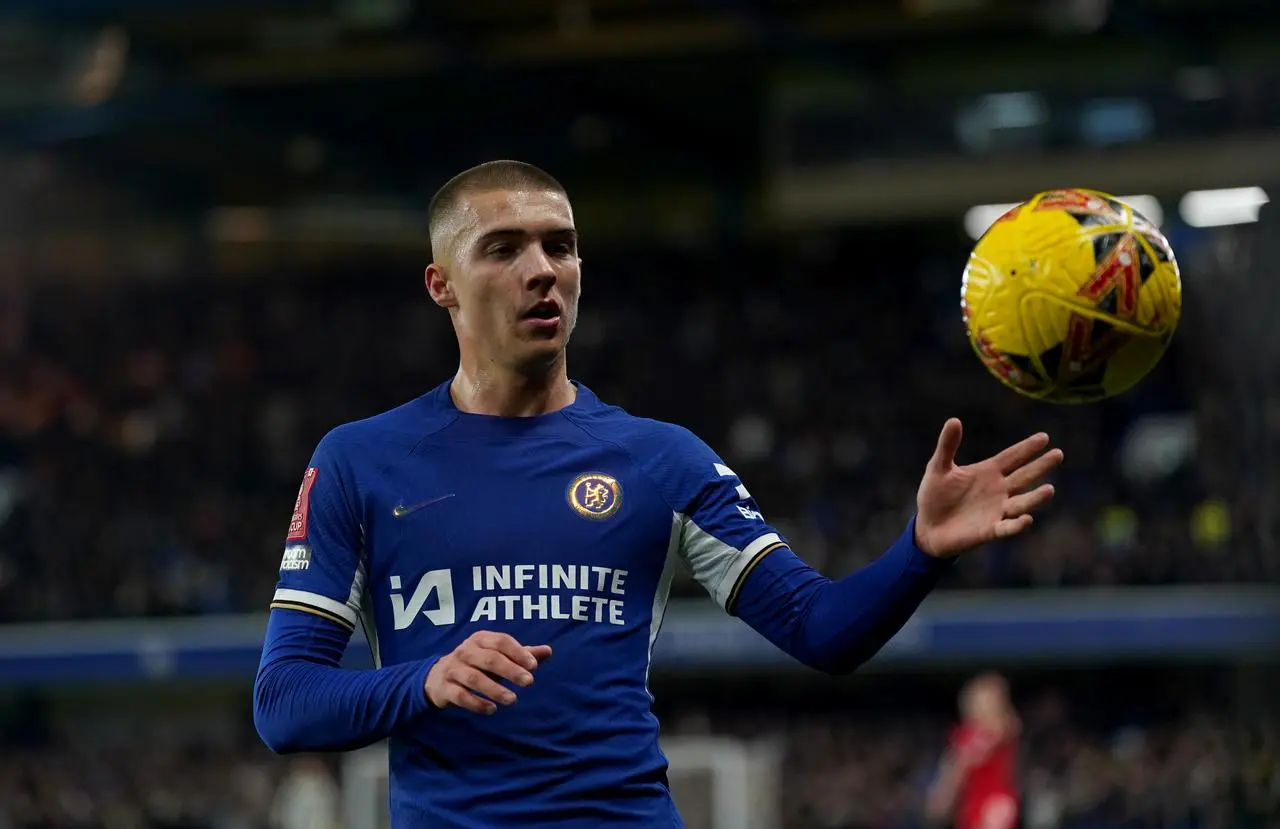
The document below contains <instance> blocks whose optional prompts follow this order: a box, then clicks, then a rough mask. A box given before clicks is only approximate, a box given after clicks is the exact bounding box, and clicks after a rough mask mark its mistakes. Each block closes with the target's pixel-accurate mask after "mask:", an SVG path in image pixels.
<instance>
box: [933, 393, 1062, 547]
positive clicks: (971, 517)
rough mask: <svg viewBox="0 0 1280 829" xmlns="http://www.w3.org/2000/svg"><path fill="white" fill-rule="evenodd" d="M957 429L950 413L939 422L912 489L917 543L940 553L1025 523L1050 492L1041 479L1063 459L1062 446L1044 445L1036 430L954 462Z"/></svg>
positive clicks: (1045, 439) (977, 542)
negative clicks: (974, 458) (989, 452)
mask: <svg viewBox="0 0 1280 829" xmlns="http://www.w3.org/2000/svg"><path fill="white" fill-rule="evenodd" d="M962 433H963V429H962V427H961V425H960V421H959V420H957V419H955V418H951V419H950V420H948V421H947V422H946V423H945V424H943V427H942V434H941V435H939V436H938V448H937V449H936V450H934V453H933V457H932V458H930V459H929V463H928V465H927V466H926V467H925V472H924V478H923V479H922V480H921V481H920V489H919V491H918V492H917V493H916V545H917V546H919V547H920V549H921V550H923V551H924V552H926V553H928V554H929V555H932V556H937V557H939V558H948V557H951V556H956V555H959V554H961V553H964V552H966V551H968V550H972V549H973V548H974V547H978V546H981V545H982V544H985V543H987V542H988V541H992V540H994V539H997V538H1008V537H1010V536H1014V535H1017V534H1018V533H1020V532H1022V531H1023V530H1025V529H1027V527H1030V526H1031V523H1032V521H1033V519H1032V517H1031V513H1032V511H1034V510H1035V509H1037V508H1039V507H1041V506H1043V505H1044V504H1045V503H1046V502H1048V500H1049V499H1050V498H1052V497H1053V485H1052V484H1047V483H1041V481H1042V480H1043V479H1044V477H1045V476H1046V475H1047V474H1049V473H1050V472H1051V471H1053V470H1054V469H1056V468H1057V467H1058V465H1059V464H1061V463H1062V450H1061V449H1049V450H1048V451H1045V450H1046V448H1047V447H1048V446H1049V436H1048V435H1046V434H1044V433H1040V434H1035V435H1032V436H1031V437H1029V438H1026V439H1025V440H1022V441H1019V442H1018V443H1015V444H1014V445H1013V446H1010V447H1009V448H1008V449H1005V450H1004V451H1003V452H1000V453H999V454H998V455H995V456H994V457H990V458H987V459H986V460H984V461H979V462H978V463H974V464H969V465H967V466H959V465H957V464H956V451H957V450H958V449H959V448H960V438H961V435H962Z"/></svg>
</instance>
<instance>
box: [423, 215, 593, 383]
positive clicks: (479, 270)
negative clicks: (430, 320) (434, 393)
mask: <svg viewBox="0 0 1280 829" xmlns="http://www.w3.org/2000/svg"><path fill="white" fill-rule="evenodd" d="M457 215H458V220H457V221H458V226H457V228H456V229H454V232H453V234H452V239H453V245H452V247H451V251H450V254H449V255H448V256H447V257H446V260H447V261H445V262H438V263H436V264H435V265H432V269H429V270H428V275H427V276H428V278H427V282H428V287H429V288H430V289H431V293H432V297H433V298H434V299H435V300H436V301H437V302H438V303H440V304H442V305H445V306H446V307H449V308H451V309H452V310H453V317H454V324H455V326H456V327H457V331H458V338H459V341H460V342H462V343H467V344H469V345H470V346H471V347H472V348H473V349H475V352H476V353H477V354H478V355H479V356H480V357H481V359H482V360H484V359H487V360H493V361H495V362H498V363H501V364H503V365H504V366H505V367H507V368H513V369H517V370H527V369H536V368H538V367H540V366H543V365H549V364H551V363H552V362H554V361H555V360H556V359H558V358H559V357H560V355H561V354H562V353H563V352H564V349H565V346H566V345H567V344H568V342H569V335H570V334H571V333H572V332H573V327H574V324H575V322H576V321H577V318H578V295H579V290H580V286H581V268H580V265H581V263H580V261H579V259H578V241H577V232H576V230H575V229H574V226H573V211H572V210H571V208H570V206H569V201H568V199H567V198H565V196H563V195H561V194H559V193H553V192H548V191H541V190H534V191H512V190H494V191H485V192H479V193H471V194H467V195H464V196H463V198H462V203H461V205H460V206H459V210H458V213H457ZM432 270H435V271H436V274H435V277H434V279H433V275H432ZM433 283H434V284H433ZM446 283H447V285H448V286H449V287H450V288H451V291H444V290H443V286H444V284H446Z"/></svg>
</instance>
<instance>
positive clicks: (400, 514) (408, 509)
mask: <svg viewBox="0 0 1280 829" xmlns="http://www.w3.org/2000/svg"><path fill="white" fill-rule="evenodd" d="M453 496H454V493H452V492H450V493H447V494H445V495H439V496H437V497H435V498H430V499H428V500H426V501H419V502H418V503H416V504H405V503H404V502H401V503H399V504H396V506H395V508H394V509H392V510H391V514H392V515H394V516H395V517H396V518H404V517H405V516H406V515H409V514H411V513H415V512H417V511H418V510H420V509H422V508H423V507H429V506H431V505H432V504H438V503H440V502H441V501H445V500H448V499H449V498H452V497H453Z"/></svg>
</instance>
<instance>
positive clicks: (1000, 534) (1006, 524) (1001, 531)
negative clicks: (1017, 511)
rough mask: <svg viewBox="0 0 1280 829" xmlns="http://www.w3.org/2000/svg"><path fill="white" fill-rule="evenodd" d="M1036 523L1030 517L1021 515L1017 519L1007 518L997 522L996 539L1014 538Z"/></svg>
mask: <svg viewBox="0 0 1280 829" xmlns="http://www.w3.org/2000/svg"><path fill="white" fill-rule="evenodd" d="M1034 522H1035V519H1034V518H1032V517H1031V516H1030V515H1019V516H1018V517H1017V518H1005V519H1003V520H1001V521H997V522H996V538H1012V537H1013V536H1015V535H1017V534H1018V533H1020V532H1022V531H1024V530H1025V529H1027V528H1028V527H1030V526H1031V525H1032V524H1033V523H1034Z"/></svg>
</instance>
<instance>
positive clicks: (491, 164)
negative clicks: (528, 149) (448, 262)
mask: <svg viewBox="0 0 1280 829" xmlns="http://www.w3.org/2000/svg"><path fill="white" fill-rule="evenodd" d="M493 190H545V191H549V192H552V193H559V194H560V195H562V196H565V195H568V194H567V193H566V192H565V189H564V185H562V184H561V183H560V182H558V181H556V179H555V177H554V176H552V175H551V174H550V173H548V172H547V171H546V170H543V169H541V168H539V167H535V166H533V165H532V164H526V163H525V162H523V161H509V160H505V159H504V160H499V161H486V162H485V163H484V164H479V165H477V166H475V167H472V168H471V169H469V170H463V171H462V172H461V173H458V174H457V175H456V176H454V177H453V178H451V179H449V180H448V181H447V182H445V184H444V186H443V187H441V188H440V189H439V190H437V191H436V194H435V195H434V196H432V197H431V206H430V207H429V208H427V223H428V227H429V231H430V234H431V255H432V257H433V258H436V259H439V258H440V256H441V254H443V253H444V252H445V248H446V238H445V237H446V236H447V235H448V233H449V232H450V230H451V226H452V225H453V223H454V219H455V218H456V216H457V210H458V207H459V205H460V204H461V203H462V198H463V197H464V196H466V195H468V194H470V193H484V192H489V191H493Z"/></svg>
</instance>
